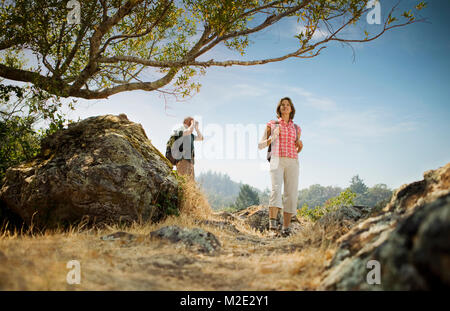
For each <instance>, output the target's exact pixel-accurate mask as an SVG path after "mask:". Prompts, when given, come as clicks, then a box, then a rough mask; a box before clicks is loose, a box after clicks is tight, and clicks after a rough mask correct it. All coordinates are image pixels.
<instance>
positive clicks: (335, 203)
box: [297, 189, 356, 222]
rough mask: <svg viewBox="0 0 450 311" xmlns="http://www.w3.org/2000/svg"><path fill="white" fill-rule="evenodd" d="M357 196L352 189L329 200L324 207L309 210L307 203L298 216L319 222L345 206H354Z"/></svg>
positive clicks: (298, 212)
mask: <svg viewBox="0 0 450 311" xmlns="http://www.w3.org/2000/svg"><path fill="white" fill-rule="evenodd" d="M355 197H356V194H355V193H354V192H352V191H351V190H350V189H346V190H345V191H342V192H341V193H340V194H339V195H338V196H336V197H334V198H331V199H328V200H327V201H326V202H325V204H324V205H323V206H320V205H318V206H315V207H314V208H309V207H308V205H307V204H306V203H305V204H303V206H302V207H301V208H300V209H299V210H298V211H297V214H298V216H300V217H304V218H308V219H310V220H312V221H314V222H315V221H317V220H319V219H320V218H322V217H323V216H324V215H325V214H327V213H330V212H334V211H337V210H338V209H339V208H341V207H343V206H349V205H353V204H354V200H355Z"/></svg>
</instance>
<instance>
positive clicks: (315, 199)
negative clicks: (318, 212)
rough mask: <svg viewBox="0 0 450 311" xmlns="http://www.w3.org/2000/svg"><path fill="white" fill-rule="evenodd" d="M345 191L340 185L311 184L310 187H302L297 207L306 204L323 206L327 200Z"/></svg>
mask: <svg viewBox="0 0 450 311" xmlns="http://www.w3.org/2000/svg"><path fill="white" fill-rule="evenodd" d="M342 191H343V189H342V188H340V187H333V186H327V187H324V186H321V185H319V184H315V185H311V186H310V187H309V188H306V189H302V190H300V191H299V193H298V204H297V207H298V208H301V207H302V206H303V205H304V204H306V205H308V206H322V205H323V204H325V202H326V201H327V200H328V199H330V198H333V197H335V196H337V195H339V193H341V192H342Z"/></svg>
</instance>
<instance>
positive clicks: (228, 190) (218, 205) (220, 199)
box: [196, 171, 242, 209]
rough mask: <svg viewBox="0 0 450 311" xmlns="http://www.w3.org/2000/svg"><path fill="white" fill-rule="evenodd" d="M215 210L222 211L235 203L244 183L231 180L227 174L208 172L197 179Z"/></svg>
mask: <svg viewBox="0 0 450 311" xmlns="http://www.w3.org/2000/svg"><path fill="white" fill-rule="evenodd" d="M196 180H197V182H198V184H199V185H200V186H201V187H202V189H203V191H204V192H205V194H206V196H207V197H208V201H209V204H210V205H211V207H212V208H213V209H222V208H224V207H228V206H230V205H231V204H233V203H234V200H235V199H236V197H237V196H238V194H239V189H240V188H241V186H242V183H238V182H235V181H233V180H231V178H230V176H228V175H227V174H222V173H217V172H213V171H208V172H206V173H201V174H200V175H199V176H198V177H197V178H196Z"/></svg>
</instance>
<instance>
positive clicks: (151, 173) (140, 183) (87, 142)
mask: <svg viewBox="0 0 450 311" xmlns="http://www.w3.org/2000/svg"><path fill="white" fill-rule="evenodd" d="M0 201H1V202H0V205H1V206H2V208H3V209H7V210H9V211H10V212H11V213H13V214H15V215H18V216H19V217H20V218H21V219H22V220H23V221H24V222H25V223H26V224H28V225H29V224H31V222H33V225H34V226H35V227H47V228H52V227H56V226H65V225H68V224H74V223H78V222H80V221H85V220H86V221H87V222H88V223H96V224H102V223H119V222H122V223H131V222H133V221H158V220H160V219H162V218H163V217H164V216H165V215H166V214H167V213H171V212H176V209H177V208H178V181H177V179H176V176H175V175H174V174H173V172H172V166H171V165H170V163H169V162H168V160H167V159H166V158H165V157H164V156H163V155H162V154H161V153H160V152H159V151H158V150H157V149H156V148H155V147H154V146H153V145H152V144H151V142H150V140H149V139H148V138H147V136H146V134H145V132H144V130H143V128H142V126H141V125H140V124H137V123H133V122H130V121H129V120H128V118H127V117H126V115H124V114H122V115H119V116H113V115H105V116H98V117H91V118H88V119H85V120H83V121H80V122H77V123H73V124H70V125H69V127H68V129H64V130H61V131H58V132H57V133H55V134H53V135H51V136H49V137H47V138H46V139H45V140H44V141H43V143H42V146H41V154H40V155H39V156H38V157H37V158H35V159H34V160H33V161H32V162H29V163H25V164H22V165H19V166H16V167H13V168H10V169H8V171H7V172H6V178H5V182H4V184H3V186H2V188H1V190H0Z"/></svg>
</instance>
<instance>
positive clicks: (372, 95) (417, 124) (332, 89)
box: [70, 0, 450, 189]
mask: <svg viewBox="0 0 450 311" xmlns="http://www.w3.org/2000/svg"><path fill="white" fill-rule="evenodd" d="M380 2H381V5H382V13H383V14H384V13H385V10H387V6H388V4H390V3H391V1H387V0H385V1H383V0H381V1H380ZM416 2H417V1H404V4H405V5H411V4H414V3H416ZM385 4H386V7H385ZM449 14H450V3H449V2H448V1H440V0H433V1H428V8H427V9H425V10H424V11H423V12H422V15H423V16H424V17H427V18H428V20H429V22H427V23H417V24H413V25H410V26H408V27H405V28H399V29H394V30H392V31H390V32H387V33H386V34H384V35H383V36H382V37H381V38H379V39H377V40H375V41H373V42H369V43H365V44H353V49H354V53H355V59H353V51H352V49H350V48H349V47H342V46H341V45H339V44H332V45H331V46H329V47H328V48H327V49H325V50H324V51H323V52H322V53H321V55H319V56H318V57H316V58H313V59H290V60H286V61H284V62H280V63H271V64H266V65H263V66H254V67H242V66H236V67H227V68H221V67H220V68H208V69H207V73H206V75H204V76H201V77H198V78H197V81H199V82H200V83H201V84H202V88H201V91H200V93H198V94H196V95H195V96H194V97H193V98H191V99H189V100H187V101H185V102H177V101H176V100H175V99H174V98H167V102H165V100H164V98H162V97H161V96H160V94H158V93H157V92H153V93H148V92H142V91H134V92H127V93H121V94H117V95H114V96H111V97H110V98H109V99H107V100H95V101H84V100H79V102H78V107H77V109H76V110H75V111H74V112H71V113H70V118H72V119H77V118H78V117H80V118H85V117H88V116H94V115H102V114H119V113H125V114H127V116H128V118H129V119H130V120H131V121H134V122H137V123H141V124H142V126H143V127H144V129H145V131H146V133H147V136H148V137H149V138H150V139H151V141H152V143H153V144H154V145H155V146H156V147H157V148H158V149H159V150H160V151H162V152H163V153H164V151H165V144H166V141H167V139H168V138H169V136H170V132H171V130H172V129H173V128H174V126H176V125H177V124H180V122H181V121H182V119H183V118H184V117H185V116H187V115H192V116H194V117H196V118H198V119H199V120H200V125H201V130H202V132H203V134H204V135H205V141H203V142H197V143H196V150H197V161H196V167H195V170H196V175H198V174H199V173H201V172H206V171H207V170H213V171H216V172H222V173H227V174H228V175H230V177H231V179H233V180H235V181H242V182H243V183H248V184H250V185H252V186H255V187H257V188H260V189H264V188H266V187H270V176H269V173H268V171H267V170H266V169H267V161H266V160H265V152H266V150H263V151H259V152H258V153H257V157H255V156H254V155H255V153H256V149H257V142H258V140H259V139H260V134H261V133H262V132H261V131H260V130H259V129H260V128H261V127H263V126H264V124H266V123H267V122H268V121H269V120H271V119H273V118H275V108H276V105H277V103H278V101H279V99H280V98H282V97H284V96H289V97H290V98H291V99H292V100H293V103H294V105H295V108H296V111H297V112H296V116H295V119H294V121H295V122H296V123H297V124H299V125H300V126H301V128H302V140H303V142H304V149H303V151H302V152H301V153H300V155H299V159H300V177H299V188H300V189H302V188H305V187H309V186H310V185H312V184H316V183H319V184H321V185H324V186H325V185H334V186H341V187H346V186H348V184H349V181H350V179H351V177H352V176H354V175H356V174H359V176H360V177H361V178H362V179H363V180H364V181H365V182H366V184H367V185H368V186H373V185H374V184H378V183H385V184H387V185H388V186H389V187H391V188H397V187H399V186H400V185H402V184H405V183H410V182H412V181H416V180H421V179H422V178H423V176H422V174H423V172H424V171H426V170H429V169H436V168H438V167H440V166H442V165H444V164H446V163H448V162H450V122H449V117H450V100H449V98H450V75H449V73H450V60H449V55H450V36H449V29H450V21H449V20H448V15H449ZM383 17H384V15H383ZM366 26H367V27H366V29H367V30H368V31H369V32H370V31H374V30H376V29H378V28H376V27H379V26H377V25H366ZM296 27H297V26H296V24H295V21H294V20H288V21H285V22H283V23H281V24H278V25H276V26H274V27H272V28H271V29H269V30H267V31H265V32H264V33H261V34H258V35H257V36H256V37H254V38H253V39H254V41H255V44H254V45H252V47H251V48H249V50H248V54H247V56H246V58H248V59H251V58H252V57H254V58H259V57H274V56H278V55H280V54H281V53H283V52H286V51H291V50H292V49H293V48H295V41H296V40H295V39H294V38H293V36H294V35H295V31H296ZM361 29H362V28H360V30H361ZM350 34H352V33H351V32H350ZM210 58H216V59H220V60H226V59H236V58H239V55H237V54H236V53H232V52H231V51H228V50H226V49H225V48H221V49H218V50H216V51H214V52H213V53H212V54H210V55H206V56H205V59H210ZM238 124H241V126H242V127H247V129H258V132H257V137H255V136H254V135H253V136H252V135H249V138H248V140H246V141H245V142H244V143H245V144H244V147H245V148H246V150H248V151H245V152H244V154H243V155H242V154H241V156H240V158H239V155H238V152H237V151H236V155H235V156H234V157H233V156H230V155H228V156H227V152H229V153H231V152H230V151H232V150H233V149H232V147H231V146H230V144H231V143H232V142H233V139H232V137H231V135H229V134H230V133H229V131H227V126H228V129H229V128H230V127H235V128H236V127H237V126H238ZM221 135H222V137H221ZM225 147H226V150H224V148H225ZM238 147H242V146H241V145H236V146H235V148H238ZM221 148H222V149H221ZM252 148H253V149H252ZM221 150H222V151H221ZM240 151H242V150H240ZM221 155H222V156H221Z"/></svg>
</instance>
